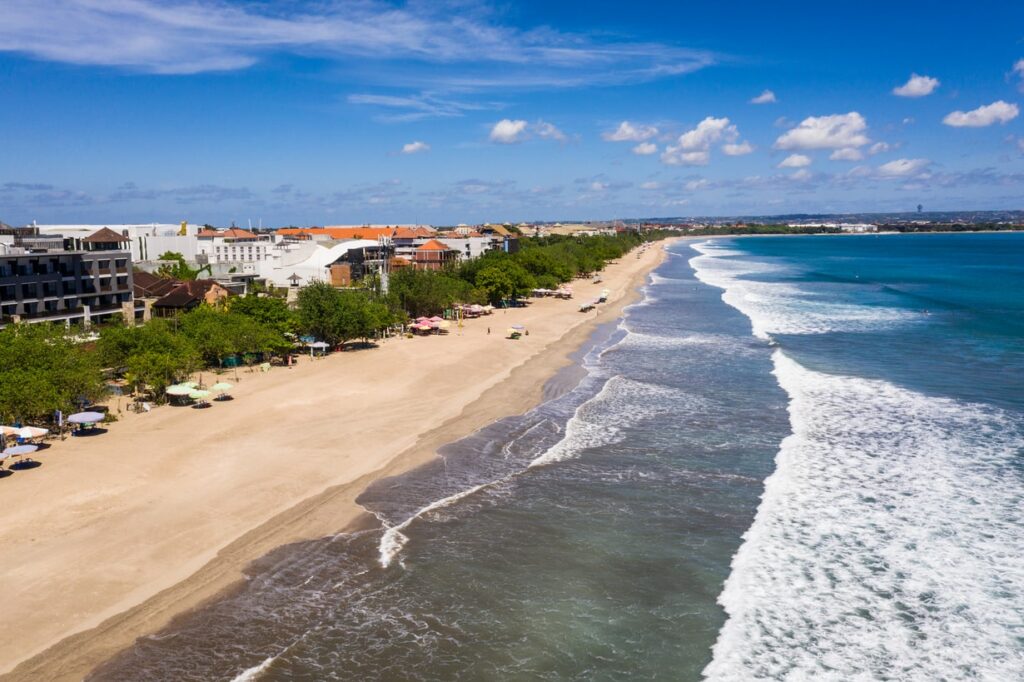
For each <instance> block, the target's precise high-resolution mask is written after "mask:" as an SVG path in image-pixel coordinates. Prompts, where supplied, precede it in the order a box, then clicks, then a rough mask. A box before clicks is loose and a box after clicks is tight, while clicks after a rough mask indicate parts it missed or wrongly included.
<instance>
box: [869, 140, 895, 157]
mask: <svg viewBox="0 0 1024 682" xmlns="http://www.w3.org/2000/svg"><path fill="white" fill-rule="evenodd" d="M890 149H891V147H890V146H889V143H888V142H876V143H874V144H873V145H871V148H870V149H868V154H871V156H874V155H875V154H882V153H884V152H887V151H889V150H890Z"/></svg>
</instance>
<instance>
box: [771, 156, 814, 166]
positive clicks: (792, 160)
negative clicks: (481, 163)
mask: <svg viewBox="0 0 1024 682" xmlns="http://www.w3.org/2000/svg"><path fill="white" fill-rule="evenodd" d="M810 165H811V157H809V156H805V155H804V154H790V155H789V156H787V157H786V158H784V159H783V160H782V161H780V162H779V165H778V167H779V168H803V167H804V166H810Z"/></svg>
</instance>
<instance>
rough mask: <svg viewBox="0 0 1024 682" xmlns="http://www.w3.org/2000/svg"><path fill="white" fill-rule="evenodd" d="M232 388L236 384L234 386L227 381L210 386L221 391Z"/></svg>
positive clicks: (212, 389)
mask: <svg viewBox="0 0 1024 682" xmlns="http://www.w3.org/2000/svg"><path fill="white" fill-rule="evenodd" d="M232 388H234V386H232V385H231V384H229V383H228V382H226V381H218V382H217V383H215V384H214V385H213V386H210V390H211V391H220V392H221V393H224V392H225V391H230V390H231V389H232Z"/></svg>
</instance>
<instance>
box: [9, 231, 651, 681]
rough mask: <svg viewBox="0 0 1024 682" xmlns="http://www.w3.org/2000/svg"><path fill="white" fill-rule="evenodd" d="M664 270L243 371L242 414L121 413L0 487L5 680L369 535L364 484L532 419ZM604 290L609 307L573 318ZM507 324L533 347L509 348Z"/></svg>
mask: <svg viewBox="0 0 1024 682" xmlns="http://www.w3.org/2000/svg"><path fill="white" fill-rule="evenodd" d="M663 258H664V251H663V249H662V244H658V245H654V246H653V247H651V248H649V249H648V250H647V251H646V252H645V253H644V254H643V255H642V256H641V257H640V258H637V257H636V255H635V254H632V253H631V254H628V255H627V256H625V257H624V258H622V259H621V261H620V262H618V263H614V264H611V265H609V266H608V268H607V269H606V270H605V271H604V272H603V273H602V276H603V282H601V283H600V284H594V283H592V282H589V281H584V280H579V281H577V282H575V283H574V288H575V291H576V297H575V299H574V300H572V301H559V300H555V299H539V300H538V299H532V301H533V302H532V303H531V304H530V305H529V306H527V307H524V308H518V309H513V310H508V311H500V310H499V311H497V312H496V313H495V314H494V315H493V316H490V317H482V318H480V319H477V320H470V321H467V323H466V325H465V327H464V328H463V329H462V330H461V331H457V330H453V331H452V333H451V334H450V335H448V336H444V337H428V338H415V339H390V340H388V341H386V342H384V343H382V344H381V346H380V347H379V348H376V349H370V350H361V351H350V352H345V353H336V354H334V355H332V356H329V357H327V358H323V359H316V360H311V359H309V358H303V359H302V361H301V362H300V363H299V364H298V366H296V367H294V368H292V369H284V368H275V369H274V370H273V371H271V372H269V373H266V374H259V373H251V372H248V371H240V372H239V373H238V383H237V386H236V390H235V391H234V392H233V393H234V396H235V400H233V401H230V402H224V403H215V405H214V407H213V408H212V409H207V410H193V409H189V408H186V407H160V408H157V409H155V410H154V411H153V412H151V413H149V414H140V415H136V414H129V413H125V414H123V415H121V419H120V421H119V422H117V423H116V424H113V425H111V427H110V429H109V432H108V433H106V434H102V435H99V436H95V437H90V438H69V439H67V440H65V441H63V442H60V441H57V442H55V443H54V445H53V447H51V448H50V449H47V450H43V451H41V452H40V453H39V456H38V459H39V461H41V462H42V463H43V466H41V467H39V468H37V469H33V470H27V471H19V472H16V473H15V474H14V475H12V476H9V477H7V478H4V479H2V480H0V496H2V499H3V500H4V509H5V523H4V524H3V526H2V527H0V544H2V546H3V547H4V562H3V564H2V566H0V591H2V593H3V595H4V608H3V610H2V616H0V629H2V630H3V631H4V632H5V633H8V635H7V636H5V637H3V638H0V673H6V674H3V675H0V679H2V680H40V679H46V680H77V679H81V678H82V677H83V676H84V675H85V674H87V673H88V672H89V670H91V669H92V668H93V667H95V666H96V665H97V664H99V663H101V662H102V661H104V660H106V659H107V658H109V657H110V656H112V655H113V654H115V653H116V652H117V651H119V650H121V649H123V648H124V647H126V646H128V645H129V644H130V643H131V642H132V641H133V640H134V639H135V638H136V637H138V636H141V635H143V634H146V633H148V632H153V631H155V630H157V629H159V628H160V627H162V626H164V625H165V624H166V623H168V622H169V621H170V619H171V618H173V617H174V616H175V615H176V614H179V613H182V612H184V611H186V610H189V609H191V608H194V607H196V606H197V605H199V604H201V603H202V602H203V601H204V600H208V599H210V598H211V597H213V596H214V595H216V594H217V593H219V592H220V591H222V590H224V589H228V588H230V586H231V585H232V584H233V583H235V582H237V581H238V580H240V579H241V578H242V570H243V569H244V568H245V566H246V565H247V564H248V563H249V562H251V561H252V560H254V559H256V558H258V557H260V556H262V555H263V554H265V553H266V552H267V551H269V550H271V549H273V548H274V547H277V546H280V545H282V544H286V543H289V542H294V541H298V540H304V539H311V538H316V537H322V536H324V535H327V534H331V533H336V532H338V531H339V530H342V529H344V528H347V527H351V526H353V525H358V524H360V523H367V519H366V518H365V516H366V515H365V513H364V512H363V511H362V509H361V508H360V507H359V506H358V505H356V504H355V502H354V500H355V498H356V497H357V496H358V494H359V492H360V491H361V490H363V489H364V488H365V486H366V485H367V484H368V483H369V482H370V481H372V480H374V479H376V478H379V477H382V476H388V475H393V474H396V473H399V472H401V471H404V470H407V469H409V468H411V467H413V466H416V465H417V464H419V463H422V462H424V461H426V460H428V459H429V458H431V457H433V456H434V453H435V452H436V450H437V448H438V447H439V446H441V445H443V444H445V443H448V442H451V441H453V440H456V439H458V438H461V437H463V436H465V435H467V434H469V433H472V432H473V431H474V430H476V429H478V428H480V427H482V426H484V425H486V424H488V423H490V422H492V421H494V420H496V419H499V418H502V417H505V416H509V415H513V414H520V413H522V412H524V411H526V410H527V409H529V408H530V407H532V406H533V405H535V404H536V403H537V402H538V401H539V400H540V397H541V391H542V388H543V384H544V382H545V380H546V379H547V378H548V377H550V376H551V375H552V374H554V373H555V372H556V371H557V370H558V369H559V368H560V367H562V366H564V365H565V364H566V363H567V362H568V357H567V356H568V355H569V354H570V353H571V352H572V351H573V350H575V349H576V348H578V347H579V345H580V344H581V343H583V341H584V340H585V339H586V338H587V336H588V335H589V333H590V332H591V331H592V329H593V328H594V326H595V325H596V324H598V323H600V322H602V321H608V320H613V319H615V318H616V317H618V316H619V315H620V313H621V310H622V308H623V307H624V306H625V305H626V304H628V303H629V302H630V301H632V300H634V299H635V297H636V295H637V288H638V286H639V285H640V284H642V283H643V280H644V278H645V277H646V274H647V273H648V272H650V270H651V269H653V268H654V267H655V266H656V265H657V264H658V263H660V262H661V260H662V259H663ZM603 288H607V289H609V290H610V292H611V295H610V297H609V301H608V303H607V304H604V305H602V306H600V307H599V309H598V310H597V311H592V312H589V313H580V312H578V311H577V309H578V306H579V304H580V302H581V301H586V300H590V299H593V298H596V296H597V293H598V292H599V291H600V290H601V289H603ZM512 324H523V325H525V326H526V327H527V328H528V330H529V336H526V337H524V338H523V339H521V340H519V341H510V340H506V339H505V338H504V332H505V330H506V329H507V327H508V326H509V325H512ZM488 328H490V333H488ZM212 376H213V375H208V376H207V378H209V377H212ZM225 379H226V380H228V381H234V374H233V373H230V372H229V373H227V375H226V376H225ZM113 409H115V410H116V409H117V405H116V404H115V405H114V407H113Z"/></svg>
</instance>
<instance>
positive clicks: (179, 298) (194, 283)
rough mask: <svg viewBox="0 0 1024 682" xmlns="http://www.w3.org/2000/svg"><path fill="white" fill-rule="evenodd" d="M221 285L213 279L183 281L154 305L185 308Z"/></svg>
mask: <svg viewBox="0 0 1024 682" xmlns="http://www.w3.org/2000/svg"><path fill="white" fill-rule="evenodd" d="M215 286H220V285H218V284H217V283H216V282H214V281H213V280H212V279H196V280H191V281H187V282H181V283H180V284H178V286H176V287H174V288H173V289H171V290H170V292H168V293H167V295H165V296H164V297H162V298H161V299H159V300H158V301H156V302H155V303H154V304H153V305H154V306H156V307H158V308H185V307H187V306H188V305H189V304H191V303H196V302H198V301H199V300H201V299H202V298H203V297H205V296H206V292H208V291H209V290H210V289H212V288H213V287H215Z"/></svg>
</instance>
